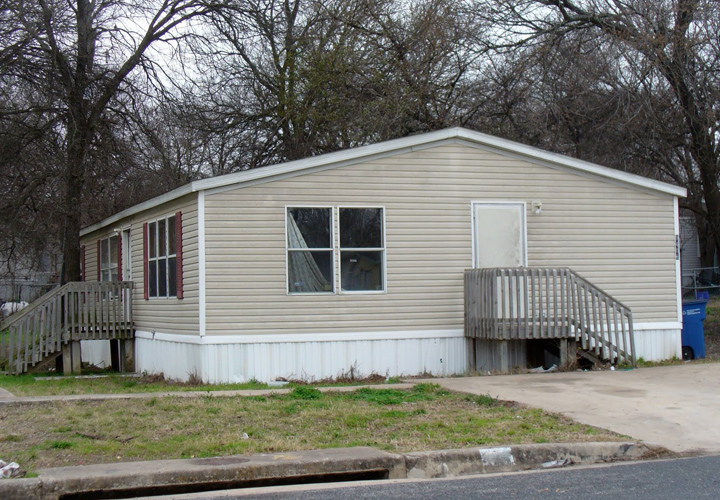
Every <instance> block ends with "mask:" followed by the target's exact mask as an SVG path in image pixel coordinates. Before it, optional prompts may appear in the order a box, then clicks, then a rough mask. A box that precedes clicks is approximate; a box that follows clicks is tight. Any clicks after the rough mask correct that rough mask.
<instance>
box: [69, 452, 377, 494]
mask: <svg viewBox="0 0 720 500" xmlns="http://www.w3.org/2000/svg"><path fill="white" fill-rule="evenodd" d="M206 460H227V459H201V460H198V462H200V461H202V463H204V464H207V465H212V464H208V462H207V461H206ZM231 460H238V459H231ZM239 460H243V459H239ZM216 465H228V464H227V463H225V462H223V463H222V464H216ZM389 473H390V472H389V470H388V469H367V470H360V471H347V472H329V473H325V474H308V475H297V476H287V477H268V478H257V479H243V480H229V481H209V482H204V483H203V482H198V483H183V484H162V485H155V486H143V487H133V488H126V489H122V488H119V489H113V490H92V491H78V492H75V493H64V494H62V495H60V496H59V497H58V498H59V499H60V500H95V499H97V500H105V499H117V498H134V497H149V496H160V495H180V494H183V493H201V492H204V491H221V490H232V489H239V488H260V487H263V486H288V485H293V484H318V483H341V482H348V481H372V480H381V479H388V477H389Z"/></svg>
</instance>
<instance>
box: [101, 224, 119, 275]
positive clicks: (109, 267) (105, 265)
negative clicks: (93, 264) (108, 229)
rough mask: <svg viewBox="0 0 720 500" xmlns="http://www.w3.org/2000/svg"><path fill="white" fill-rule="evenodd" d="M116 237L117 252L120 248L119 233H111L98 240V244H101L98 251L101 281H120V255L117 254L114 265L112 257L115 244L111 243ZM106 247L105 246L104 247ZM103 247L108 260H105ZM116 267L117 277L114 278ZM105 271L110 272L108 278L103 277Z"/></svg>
mask: <svg viewBox="0 0 720 500" xmlns="http://www.w3.org/2000/svg"><path fill="white" fill-rule="evenodd" d="M113 238H115V245H114V246H115V252H116V253H117V250H118V240H117V238H119V236H118V235H117V234H111V235H110V236H108V237H107V238H101V239H100V240H98V245H99V246H100V250H99V251H98V264H97V265H98V276H99V277H100V279H99V280H98V281H99V282H100V283H112V282H114V281H120V255H119V253H118V255H116V256H115V257H116V258H115V262H114V265H113V261H112V258H111V255H112V247H113V245H111V244H110V242H111V241H112V239H113ZM103 247H104V248H103ZM103 249H104V250H105V251H106V252H107V258H108V260H107V262H103V259H102V256H103ZM113 269H115V276H116V277H117V278H116V279H114V280H113V279H112V271H113ZM105 272H108V273H109V278H110V279H108V280H104V279H103V275H104V274H105Z"/></svg>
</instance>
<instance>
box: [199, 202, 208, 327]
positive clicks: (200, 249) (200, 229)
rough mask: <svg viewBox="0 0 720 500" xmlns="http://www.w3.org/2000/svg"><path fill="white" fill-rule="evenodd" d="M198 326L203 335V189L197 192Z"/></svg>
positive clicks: (204, 314)
mask: <svg viewBox="0 0 720 500" xmlns="http://www.w3.org/2000/svg"><path fill="white" fill-rule="evenodd" d="M197 204H198V323H199V324H198V328H199V331H200V336H203V335H205V328H206V325H207V317H206V314H207V309H206V297H205V191H200V192H198V199H197Z"/></svg>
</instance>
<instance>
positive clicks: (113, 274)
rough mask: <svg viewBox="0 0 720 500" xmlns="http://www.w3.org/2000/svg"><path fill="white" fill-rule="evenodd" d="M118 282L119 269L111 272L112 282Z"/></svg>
mask: <svg viewBox="0 0 720 500" xmlns="http://www.w3.org/2000/svg"><path fill="white" fill-rule="evenodd" d="M117 280H118V269H117V267H115V268H113V269H111V270H110V281H117Z"/></svg>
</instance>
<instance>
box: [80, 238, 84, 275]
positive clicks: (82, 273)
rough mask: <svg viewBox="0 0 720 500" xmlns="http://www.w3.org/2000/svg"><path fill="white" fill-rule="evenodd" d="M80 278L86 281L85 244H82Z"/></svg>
mask: <svg viewBox="0 0 720 500" xmlns="http://www.w3.org/2000/svg"><path fill="white" fill-rule="evenodd" d="M80 279H81V280H82V281H85V245H80Z"/></svg>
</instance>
